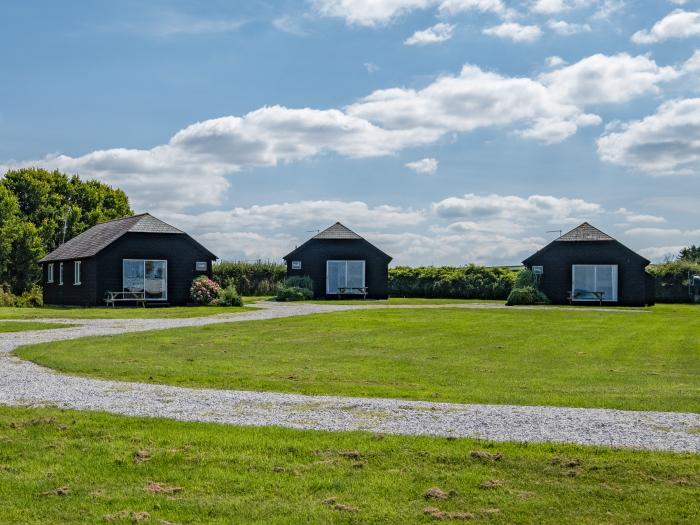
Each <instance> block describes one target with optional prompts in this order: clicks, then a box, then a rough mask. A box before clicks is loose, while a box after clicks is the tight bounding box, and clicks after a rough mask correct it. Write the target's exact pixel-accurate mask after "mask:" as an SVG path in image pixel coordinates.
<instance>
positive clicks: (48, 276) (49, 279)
mask: <svg viewBox="0 0 700 525" xmlns="http://www.w3.org/2000/svg"><path fill="white" fill-rule="evenodd" d="M46 282H47V283H52V282H53V263H50V264H49V265H48V267H47V268H46Z"/></svg>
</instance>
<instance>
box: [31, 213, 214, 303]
mask: <svg viewBox="0 0 700 525" xmlns="http://www.w3.org/2000/svg"><path fill="white" fill-rule="evenodd" d="M216 258H217V257H216V255H214V254H213V253H211V252H210V251H209V250H207V249H206V248H205V247H204V246H202V245H201V244H199V243H198V242H197V241H195V240H194V239H193V238H192V237H190V236H189V235H187V234H186V233H185V232H183V231H180V230H178V229H177V228H175V227H173V226H171V225H169V224H166V223H165V222H163V221H161V220H159V219H157V218H155V217H153V216H152V215H149V214H148V213H143V214H141V215H134V216H133V217H126V218H124V219H116V220H112V221H107V222H103V223H100V224H97V225H95V226H93V227H92V228H90V229H89V230H87V231H84V232H83V233H81V234H80V235H77V236H76V237H74V238H72V239H71V240H69V241H68V242H66V243H64V244H62V245H61V246H59V247H58V248H56V249H55V250H54V251H53V252H51V253H50V254H48V255H47V256H46V257H44V258H43V259H41V261H40V263H41V264H42V270H43V288H44V303H45V304H51V305H76V306H99V305H104V304H105V300H104V299H105V295H106V293H107V292H108V291H109V292H134V294H133V295H129V294H128V293H127V294H124V295H123V296H122V297H123V298H129V297H143V298H144V300H145V301H146V303H149V304H159V305H185V304H187V303H188V302H189V290H190V285H191V284H192V280H193V279H194V278H195V277H197V276H199V275H207V276H209V277H211V271H212V261H213V260H215V259H216ZM122 302H123V304H127V305H128V304H130V302H129V301H122Z"/></svg>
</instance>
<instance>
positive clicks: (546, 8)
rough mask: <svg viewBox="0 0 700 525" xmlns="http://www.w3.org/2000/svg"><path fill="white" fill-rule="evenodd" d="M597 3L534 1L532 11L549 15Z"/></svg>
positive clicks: (595, 0) (565, 0)
mask: <svg viewBox="0 0 700 525" xmlns="http://www.w3.org/2000/svg"><path fill="white" fill-rule="evenodd" d="M597 2H598V0H535V2H534V4H533V5H532V10H533V11H534V12H535V13H541V14H546V15H551V14H554V13H561V12H562V11H568V10H570V9H578V8H583V7H590V6H592V5H594V4H596V3H597Z"/></svg>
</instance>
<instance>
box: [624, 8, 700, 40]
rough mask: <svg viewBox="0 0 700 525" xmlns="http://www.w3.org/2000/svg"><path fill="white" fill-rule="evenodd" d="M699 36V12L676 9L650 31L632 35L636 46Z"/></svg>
mask: <svg viewBox="0 0 700 525" xmlns="http://www.w3.org/2000/svg"><path fill="white" fill-rule="evenodd" d="M698 35H700V12H694V11H684V10H682V9H676V10H675V11H673V12H671V13H670V14H668V15H666V16H665V17H664V18H662V19H661V20H659V21H658V22H656V23H655V24H654V25H653V26H652V28H651V29H648V30H646V29H645V30H641V31H637V32H636V33H634V34H633V35H632V41H633V42H635V43H636V44H655V43H656V42H661V41H663V40H668V39H671V38H689V37H692V36H698Z"/></svg>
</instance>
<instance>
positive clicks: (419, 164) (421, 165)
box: [406, 158, 438, 175]
mask: <svg viewBox="0 0 700 525" xmlns="http://www.w3.org/2000/svg"><path fill="white" fill-rule="evenodd" d="M406 167H407V168H408V169H409V170H411V171H415V172H416V173H420V174H422V175H435V173H437V169H438V160H437V159H431V158H427V159H421V160H416V161H414V162H407V163H406Z"/></svg>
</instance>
